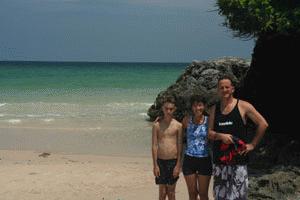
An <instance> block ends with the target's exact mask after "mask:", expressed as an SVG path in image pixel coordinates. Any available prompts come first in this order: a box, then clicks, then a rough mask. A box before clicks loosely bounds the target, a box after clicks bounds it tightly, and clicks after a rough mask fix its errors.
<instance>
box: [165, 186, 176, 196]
mask: <svg viewBox="0 0 300 200" xmlns="http://www.w3.org/2000/svg"><path fill="white" fill-rule="evenodd" d="M175 189H176V183H174V184H173V185H167V195H168V200H175Z"/></svg>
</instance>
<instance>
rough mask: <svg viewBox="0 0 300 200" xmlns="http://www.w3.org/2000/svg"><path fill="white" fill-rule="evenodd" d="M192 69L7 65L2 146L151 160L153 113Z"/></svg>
mask: <svg viewBox="0 0 300 200" xmlns="http://www.w3.org/2000/svg"><path fill="white" fill-rule="evenodd" d="M187 65H188V64H187V63H92V62H0V149H10V150H33V151H47V152H65V153H83V154H103V155H132V156H136V155H137V156H147V155H150V149H151V148H150V146H151V123H150V122H148V121H147V119H148V116H147V114H146V113H147V109H148V108H149V107H150V106H151V105H152V104H153V103H154V101H155V98H156V96H157V94H158V93H159V92H160V91H162V90H165V89H166V88H167V87H168V86H169V85H171V84H173V83H174V82H175V81H176V80H177V78H178V77H179V75H180V74H181V73H183V71H184V69H185V68H186V66H187Z"/></svg>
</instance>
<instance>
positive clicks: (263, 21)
mask: <svg viewBox="0 0 300 200" xmlns="http://www.w3.org/2000/svg"><path fill="white" fill-rule="evenodd" d="M217 5H218V7H219V14H220V15H223V16H225V22H224V25H225V26H228V27H229V28H230V29H232V30H233V31H234V34H235V36H238V37H259V36H261V35H264V34H270V33H281V34H289V33H296V32H298V33H299V32H300V20H299V19H300V1H299V0H218V1H217Z"/></svg>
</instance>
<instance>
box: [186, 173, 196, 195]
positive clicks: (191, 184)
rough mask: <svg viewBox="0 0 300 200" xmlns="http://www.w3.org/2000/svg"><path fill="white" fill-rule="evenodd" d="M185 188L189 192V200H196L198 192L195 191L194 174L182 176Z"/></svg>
mask: <svg viewBox="0 0 300 200" xmlns="http://www.w3.org/2000/svg"><path fill="white" fill-rule="evenodd" d="M184 179H185V182H186V186H187V188H188V192H189V199H190V200H196V199H197V195H198V191H197V175H196V174H191V175H187V176H184Z"/></svg>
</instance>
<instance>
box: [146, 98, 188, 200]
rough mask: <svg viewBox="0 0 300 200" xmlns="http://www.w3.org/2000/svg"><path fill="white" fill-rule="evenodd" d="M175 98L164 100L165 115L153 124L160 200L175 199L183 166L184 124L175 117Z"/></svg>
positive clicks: (154, 172)
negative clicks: (177, 183)
mask: <svg viewBox="0 0 300 200" xmlns="http://www.w3.org/2000/svg"><path fill="white" fill-rule="evenodd" d="M175 110H176V107H175V99H174V98H173V97H165V99H164V100H163V106H162V111H163V117H162V118H161V119H159V120H157V121H156V122H154V124H153V128H152V159H153V174H154V176H155V183H156V184H158V185H159V200H165V199H166V197H167V196H168V199H169V200H175V187H176V182H177V180H178V178H179V173H180V168H181V163H180V161H181V152H182V125H181V123H179V122H178V121H176V120H175V119H173V113H174V112H175Z"/></svg>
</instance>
